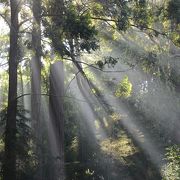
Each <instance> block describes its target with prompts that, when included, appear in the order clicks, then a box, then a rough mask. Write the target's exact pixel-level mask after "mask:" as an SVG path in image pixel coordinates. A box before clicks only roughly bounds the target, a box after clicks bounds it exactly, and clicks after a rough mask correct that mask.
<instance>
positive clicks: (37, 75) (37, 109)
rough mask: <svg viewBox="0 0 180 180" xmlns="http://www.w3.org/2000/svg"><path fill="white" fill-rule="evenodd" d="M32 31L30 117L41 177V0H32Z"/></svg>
mask: <svg viewBox="0 0 180 180" xmlns="http://www.w3.org/2000/svg"><path fill="white" fill-rule="evenodd" d="M32 12H33V17H34V19H33V31H32V51H33V57H32V60H31V93H32V96H31V119H32V129H33V131H34V136H35V153H36V155H37V156H38V169H37V174H36V177H35V178H36V179H38V180H41V179H42V153H41V141H42V138H41V131H40V129H41V127H40V126H41V125H40V123H41V0H33V7H32Z"/></svg>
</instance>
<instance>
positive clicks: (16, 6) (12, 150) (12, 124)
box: [3, 0, 20, 180]
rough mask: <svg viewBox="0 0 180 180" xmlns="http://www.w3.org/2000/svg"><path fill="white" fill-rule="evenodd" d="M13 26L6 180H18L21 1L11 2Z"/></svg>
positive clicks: (10, 54) (6, 144)
mask: <svg viewBox="0 0 180 180" xmlns="http://www.w3.org/2000/svg"><path fill="white" fill-rule="evenodd" d="M10 8H11V26H10V50H9V91H8V108H7V121H6V132H5V159H4V169H3V177H4V180H12V179H16V115H17V99H16V97H17V66H18V31H19V23H18V14H19V10H20V1H18V0H11V1H10Z"/></svg>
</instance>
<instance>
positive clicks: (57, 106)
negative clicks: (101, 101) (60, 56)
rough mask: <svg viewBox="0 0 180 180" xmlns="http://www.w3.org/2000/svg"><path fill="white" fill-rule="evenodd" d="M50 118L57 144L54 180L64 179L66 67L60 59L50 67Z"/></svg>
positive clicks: (54, 150)
mask: <svg viewBox="0 0 180 180" xmlns="http://www.w3.org/2000/svg"><path fill="white" fill-rule="evenodd" d="M50 68H51V69H50V98H49V106H50V120H51V122H52V126H53V131H54V136H55V144H54V146H52V153H53V156H55V169H54V177H53V179H54V180H64V179H65V170H64V109H63V96H64V67H63V62H62V61H59V62H56V63H55V64H52V65H51V67H50Z"/></svg>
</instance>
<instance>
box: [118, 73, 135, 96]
mask: <svg viewBox="0 0 180 180" xmlns="http://www.w3.org/2000/svg"><path fill="white" fill-rule="evenodd" d="M131 93H132V84H131V82H130V81H129V79H128V76H125V77H124V78H123V80H122V81H121V82H120V83H119V84H118V85H117V87H116V91H115V96H116V97H125V98H127V97H129V96H130V95H131Z"/></svg>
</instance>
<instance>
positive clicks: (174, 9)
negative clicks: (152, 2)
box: [167, 0, 180, 24]
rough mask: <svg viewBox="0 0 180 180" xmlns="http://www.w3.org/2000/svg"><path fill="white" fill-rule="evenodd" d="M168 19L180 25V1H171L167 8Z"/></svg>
mask: <svg viewBox="0 0 180 180" xmlns="http://www.w3.org/2000/svg"><path fill="white" fill-rule="evenodd" d="M167 11H168V18H169V19H171V20H173V21H175V22H176V23H177V24H179V23H180V1H179V0H170V1H169V3H168V7H167Z"/></svg>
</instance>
